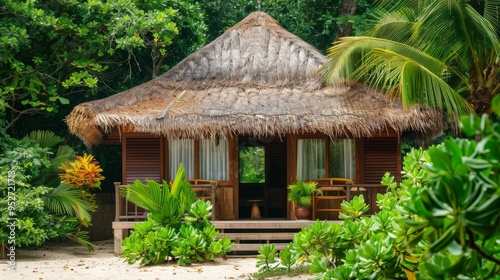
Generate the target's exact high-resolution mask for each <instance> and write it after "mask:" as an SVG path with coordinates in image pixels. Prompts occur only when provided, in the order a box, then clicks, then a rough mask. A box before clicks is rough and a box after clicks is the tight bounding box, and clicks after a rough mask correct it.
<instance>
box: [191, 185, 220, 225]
mask: <svg viewBox="0 0 500 280" xmlns="http://www.w3.org/2000/svg"><path fill="white" fill-rule="evenodd" d="M186 182H189V183H190V184H191V188H192V189H193V191H194V192H195V193H196V200H201V199H202V200H208V201H210V202H211V203H212V220H216V219H217V218H216V206H215V189H216V188H217V181H214V180H203V179H189V180H186Z"/></svg>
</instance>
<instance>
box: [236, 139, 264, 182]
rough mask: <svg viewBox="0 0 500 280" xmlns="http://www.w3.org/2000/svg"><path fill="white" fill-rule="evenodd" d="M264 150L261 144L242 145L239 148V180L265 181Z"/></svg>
mask: <svg viewBox="0 0 500 280" xmlns="http://www.w3.org/2000/svg"><path fill="white" fill-rule="evenodd" d="M265 152H266V150H265V148H264V147H262V146H242V147H241V148H240V164H239V166H240V182H241V183H265V182H266V169H265V166H266V154H265Z"/></svg>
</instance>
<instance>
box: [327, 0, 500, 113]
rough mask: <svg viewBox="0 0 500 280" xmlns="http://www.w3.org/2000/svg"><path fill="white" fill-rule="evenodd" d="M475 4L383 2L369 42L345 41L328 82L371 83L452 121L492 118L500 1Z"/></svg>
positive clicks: (499, 83) (499, 66)
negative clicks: (473, 116) (460, 117)
mask: <svg viewBox="0 0 500 280" xmlns="http://www.w3.org/2000/svg"><path fill="white" fill-rule="evenodd" d="M469 2H471V1H467V0H419V1H415V0H379V1H378V2H377V5H376V9H375V11H376V12H375V21H374V22H373V26H372V28H371V29H370V31H369V33H368V34H367V36H355V37H343V38H340V39H339V41H337V42H335V43H334V45H333V46H332V47H331V48H330V49H329V50H328V56H327V57H328V61H327V63H326V64H325V65H324V66H323V68H322V69H321V70H320V72H321V74H322V76H323V77H324V78H325V80H326V81H327V82H330V83H334V82H341V83H343V82H355V81H361V82H365V83H367V84H369V85H371V86H372V87H375V88H378V89H380V90H383V91H384V92H386V93H387V94H388V95H389V96H392V97H400V98H401V100H402V103H403V105H405V106H409V105H413V104H422V105H426V106H429V107H432V108H437V109H439V110H443V111H444V112H445V113H446V114H447V115H448V116H449V117H456V116H457V115H461V114H468V113H471V112H475V113H477V114H482V113H488V114H490V113H491V100H492V98H493V97H494V96H495V95H497V94H498V93H499V92H500V61H499V60H500V41H499V38H498V34H500V23H499V22H500V21H499V14H498V13H499V10H498V9H499V7H500V0H484V1H482V2H481V4H482V5H480V7H477V6H475V7H473V6H471V4H470V3H469ZM475 4H477V3H476V2H475ZM478 10H482V12H481V13H480V12H478Z"/></svg>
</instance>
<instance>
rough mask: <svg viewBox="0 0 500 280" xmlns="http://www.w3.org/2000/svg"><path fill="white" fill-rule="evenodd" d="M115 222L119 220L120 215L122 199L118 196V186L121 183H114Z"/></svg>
mask: <svg viewBox="0 0 500 280" xmlns="http://www.w3.org/2000/svg"><path fill="white" fill-rule="evenodd" d="M114 184H115V221H119V220H120V215H121V213H122V209H121V204H122V203H121V202H122V198H121V196H120V185H121V182H115V183H114Z"/></svg>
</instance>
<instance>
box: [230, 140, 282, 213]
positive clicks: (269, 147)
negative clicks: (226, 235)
mask: <svg viewBox="0 0 500 280" xmlns="http://www.w3.org/2000/svg"><path fill="white" fill-rule="evenodd" d="M286 143H287V141H286V138H285V137H282V138H278V137H268V138H253V137H240V140H239V145H240V147H242V146H245V145H249V146H252V145H254V146H257V145H258V146H263V147H264V149H265V182H264V183H241V182H240V183H239V197H238V203H239V218H240V219H249V218H250V217H251V211H252V207H253V205H254V204H255V203H256V204H257V205H258V207H259V210H260V213H261V217H262V218H263V219H266V218H268V219H285V218H286V214H287V213H286V207H287V199H286V195H287V183H286V182H287V181H286V176H287V175H286V174H287V172H286V171H287V147H286ZM255 200H257V201H255Z"/></svg>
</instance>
